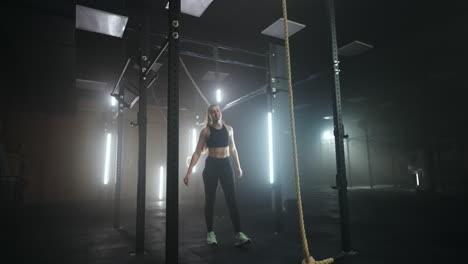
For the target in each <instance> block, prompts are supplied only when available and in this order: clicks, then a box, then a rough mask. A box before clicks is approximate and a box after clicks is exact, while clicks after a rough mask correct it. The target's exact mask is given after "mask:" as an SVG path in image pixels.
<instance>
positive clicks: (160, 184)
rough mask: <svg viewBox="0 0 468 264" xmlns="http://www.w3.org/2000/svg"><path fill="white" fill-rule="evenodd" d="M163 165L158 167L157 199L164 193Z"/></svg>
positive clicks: (160, 198) (161, 197)
mask: <svg viewBox="0 0 468 264" xmlns="http://www.w3.org/2000/svg"><path fill="white" fill-rule="evenodd" d="M163 186H164V166H161V167H159V186H158V187H159V190H158V199H159V200H162V199H163V197H164V195H163V192H164V188H163Z"/></svg>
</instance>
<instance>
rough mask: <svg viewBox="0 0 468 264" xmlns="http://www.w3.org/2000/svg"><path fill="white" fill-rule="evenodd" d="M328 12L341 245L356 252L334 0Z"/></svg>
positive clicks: (348, 250) (329, 3) (328, 2)
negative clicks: (346, 159) (353, 248)
mask: <svg viewBox="0 0 468 264" xmlns="http://www.w3.org/2000/svg"><path fill="white" fill-rule="evenodd" d="M327 4H328V14H329V22H330V31H331V46H332V56H333V72H334V74H333V75H334V89H333V90H332V92H333V93H332V94H333V125H334V134H335V153H336V167H337V177H336V179H337V183H336V184H337V188H338V199H339V207H340V228H341V246H342V250H343V253H345V254H354V253H355V251H353V250H352V249H351V235H350V230H349V212H348V183H347V180H346V165H345V153H344V144H343V139H344V136H345V133H344V126H343V120H342V114H341V88H340V67H339V64H340V61H339V58H338V44H337V37H336V24H335V4H334V0H327Z"/></svg>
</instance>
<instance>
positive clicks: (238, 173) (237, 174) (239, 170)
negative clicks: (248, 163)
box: [236, 168, 242, 179]
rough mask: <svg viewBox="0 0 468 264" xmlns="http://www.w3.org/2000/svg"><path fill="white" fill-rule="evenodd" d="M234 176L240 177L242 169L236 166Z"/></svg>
mask: <svg viewBox="0 0 468 264" xmlns="http://www.w3.org/2000/svg"><path fill="white" fill-rule="evenodd" d="M236 177H237V178H238V179H240V178H241V177H242V169H241V168H236Z"/></svg>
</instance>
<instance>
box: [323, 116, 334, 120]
mask: <svg viewBox="0 0 468 264" xmlns="http://www.w3.org/2000/svg"><path fill="white" fill-rule="evenodd" d="M323 119H325V120H331V119H333V116H324V117H323Z"/></svg>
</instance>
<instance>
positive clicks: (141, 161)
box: [135, 1, 151, 254]
mask: <svg viewBox="0 0 468 264" xmlns="http://www.w3.org/2000/svg"><path fill="white" fill-rule="evenodd" d="M141 4H142V7H141V10H142V16H143V18H142V19H143V21H142V24H141V28H140V52H139V64H140V72H139V105H138V183H137V217H136V248H135V253H136V254H143V253H144V251H145V249H144V247H145V213H146V212H145V209H146V141H147V140H146V136H147V124H148V117H147V93H146V91H147V89H146V86H147V80H146V72H147V71H149V68H148V66H149V61H148V56H149V51H150V46H149V42H150V33H151V19H150V17H151V16H150V15H149V14H148V10H147V8H146V7H145V6H144V3H143V1H141Z"/></svg>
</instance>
